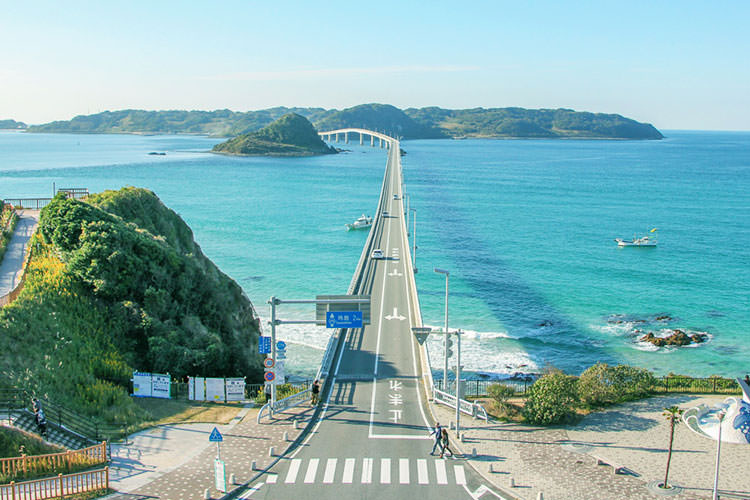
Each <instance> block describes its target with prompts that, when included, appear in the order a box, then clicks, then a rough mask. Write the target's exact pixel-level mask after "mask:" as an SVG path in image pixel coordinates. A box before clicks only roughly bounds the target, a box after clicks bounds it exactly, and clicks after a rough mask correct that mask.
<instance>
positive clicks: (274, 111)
mask: <svg viewBox="0 0 750 500" xmlns="http://www.w3.org/2000/svg"><path fill="white" fill-rule="evenodd" d="M288 113H296V114H298V115H300V116H303V117H305V118H306V119H307V120H309V121H310V122H311V123H312V124H313V125H314V126H315V128H317V129H318V130H326V129H328V130H330V129H333V128H344V127H358V128H367V129H370V130H377V131H382V132H385V133H387V134H389V135H393V136H398V137H400V138H402V139H444V138H454V139H463V138H508V139H511V138H521V139H662V138H663V137H664V136H663V135H662V134H661V133H660V132H659V131H658V130H657V129H656V128H655V127H654V126H653V125H651V124H648V123H640V122H637V121H635V120H632V119H630V118H625V117H624V116H621V115H619V114H604V113H589V112H579V111H574V110H572V109H563V108H560V109H524V108H472V109H444V108H438V107H427V108H408V109H403V110H402V109H399V108H396V107H395V106H391V105H388V104H361V105H359V106H354V107H351V108H346V109H343V110H337V109H324V108H287V107H276V108H269V109H264V110H260V111H248V112H244V113H242V112H236V111H230V110H228V109H223V110H216V111H180V110H172V111H144V110H133V109H127V110H121V111H105V112H103V113H97V114H93V115H82V116H76V117H75V118H73V119H72V120H67V121H55V122H51V123H46V124H43V125H33V126H30V127H28V131H29V132H48V133H49V132H62V133H85V134H118V133H131V134H205V135H213V136H221V137H235V136H239V135H242V134H247V133H249V132H255V131H258V130H260V129H261V128H263V127H266V126H268V125H270V124H271V123H272V122H273V121H275V120H277V119H279V118H281V117H282V116H284V115H286V114H288Z"/></svg>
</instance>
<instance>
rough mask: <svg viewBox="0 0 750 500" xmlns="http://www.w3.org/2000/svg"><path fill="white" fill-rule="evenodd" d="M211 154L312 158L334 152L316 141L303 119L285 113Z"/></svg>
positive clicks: (230, 141) (214, 149)
mask: <svg viewBox="0 0 750 500" xmlns="http://www.w3.org/2000/svg"><path fill="white" fill-rule="evenodd" d="M212 151H213V152H214V153H222V154H230V155H240V156H312V155H322V154H332V153H337V151H336V149H334V148H332V147H329V146H327V145H326V143H325V142H323V140H322V139H321V138H320V136H319V135H318V132H316V130H315V127H313V126H312V123H310V122H309V121H308V120H307V118H305V117H304V116H301V115H298V114H296V113H288V114H286V115H284V116H282V117H281V118H279V119H278V120H276V121H275V122H273V123H271V124H270V125H268V126H266V127H263V128H262V129H260V130H258V131H257V132H249V133H246V134H242V135H239V136H237V137H235V138H233V139H229V140H228V141H225V142H222V143H220V144H217V145H216V146H214V148H213V150H212Z"/></svg>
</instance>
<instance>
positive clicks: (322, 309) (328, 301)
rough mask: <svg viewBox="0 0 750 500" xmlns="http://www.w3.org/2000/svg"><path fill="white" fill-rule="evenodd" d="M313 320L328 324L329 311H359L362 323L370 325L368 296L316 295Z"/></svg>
mask: <svg viewBox="0 0 750 500" xmlns="http://www.w3.org/2000/svg"><path fill="white" fill-rule="evenodd" d="M315 302H316V305H315V320H316V321H318V324H320V325H324V324H326V325H327V324H328V318H327V313H329V312H331V311H361V312H362V323H363V324H365V325H369V324H370V296H369V295H318V296H316V297H315Z"/></svg>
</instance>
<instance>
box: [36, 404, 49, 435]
mask: <svg viewBox="0 0 750 500" xmlns="http://www.w3.org/2000/svg"><path fill="white" fill-rule="evenodd" d="M36 426H37V429H39V435H40V436H42V437H45V436H46V435H47V419H46V418H45V417H44V410H42V408H41V406H40V407H39V410H38V411H37V412H36Z"/></svg>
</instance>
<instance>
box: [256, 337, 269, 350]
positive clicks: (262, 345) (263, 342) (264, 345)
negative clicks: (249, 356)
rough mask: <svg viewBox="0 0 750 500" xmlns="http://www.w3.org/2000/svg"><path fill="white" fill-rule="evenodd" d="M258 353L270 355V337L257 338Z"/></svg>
mask: <svg viewBox="0 0 750 500" xmlns="http://www.w3.org/2000/svg"><path fill="white" fill-rule="evenodd" d="M258 352H259V353H260V354H270V353H271V337H262V336H261V337H258Z"/></svg>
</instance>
